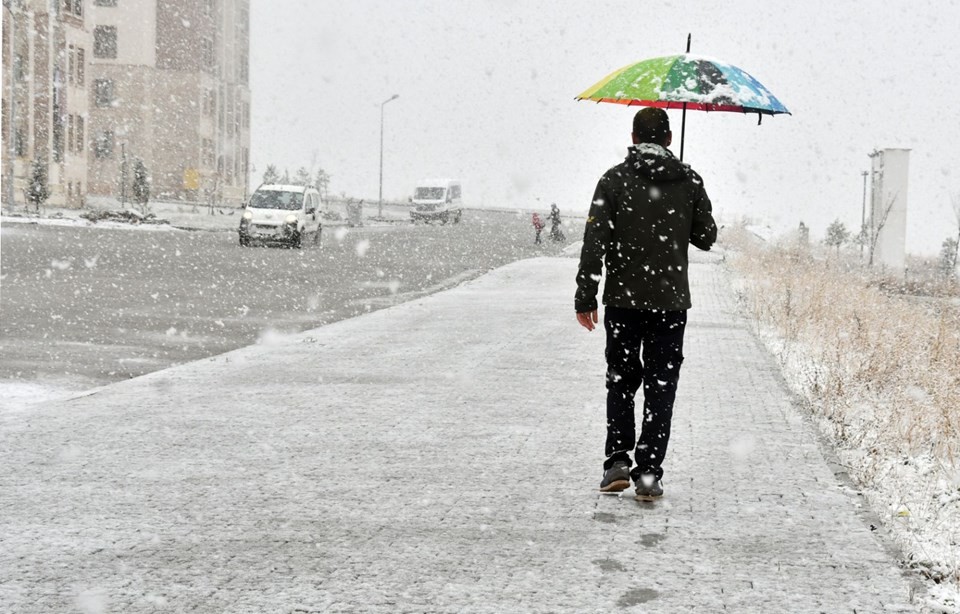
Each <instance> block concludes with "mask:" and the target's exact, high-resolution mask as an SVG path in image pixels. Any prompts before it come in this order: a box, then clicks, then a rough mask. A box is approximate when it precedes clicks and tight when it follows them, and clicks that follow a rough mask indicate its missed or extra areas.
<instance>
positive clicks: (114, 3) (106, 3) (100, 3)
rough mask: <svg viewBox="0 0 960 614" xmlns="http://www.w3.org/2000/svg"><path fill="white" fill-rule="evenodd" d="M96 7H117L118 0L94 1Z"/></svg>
mask: <svg viewBox="0 0 960 614" xmlns="http://www.w3.org/2000/svg"><path fill="white" fill-rule="evenodd" d="M93 3H94V4H95V5H96V6H117V0H93Z"/></svg>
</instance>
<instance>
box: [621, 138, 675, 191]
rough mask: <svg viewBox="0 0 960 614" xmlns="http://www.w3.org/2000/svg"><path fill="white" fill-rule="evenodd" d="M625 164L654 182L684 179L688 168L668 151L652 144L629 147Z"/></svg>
mask: <svg viewBox="0 0 960 614" xmlns="http://www.w3.org/2000/svg"><path fill="white" fill-rule="evenodd" d="M627 164H628V165H630V167H631V168H633V169H634V170H635V171H636V172H637V173H638V174H639V175H643V176H644V177H647V178H649V179H651V180H653V181H656V182H661V181H677V180H679V179H685V178H686V177H687V169H688V168H689V167H688V166H687V165H686V164H684V163H683V162H681V161H680V160H678V159H677V157H676V156H675V155H673V152H671V151H670V150H669V149H667V148H666V147H663V146H661V145H655V144H653V143H639V144H637V145H631V146H630V149H629V150H628V153H627Z"/></svg>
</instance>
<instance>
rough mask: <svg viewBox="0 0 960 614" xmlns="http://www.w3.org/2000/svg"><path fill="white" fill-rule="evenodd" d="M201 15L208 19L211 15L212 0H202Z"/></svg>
mask: <svg viewBox="0 0 960 614" xmlns="http://www.w3.org/2000/svg"><path fill="white" fill-rule="evenodd" d="M203 14H204V15H206V16H208V17H209V16H211V15H213V0H203Z"/></svg>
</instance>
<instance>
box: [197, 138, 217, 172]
mask: <svg viewBox="0 0 960 614" xmlns="http://www.w3.org/2000/svg"><path fill="white" fill-rule="evenodd" d="M201 149H202V151H201V152H200V164H201V165H202V166H203V167H204V168H212V167H213V164H214V155H213V141H211V140H210V139H203V141H202V142H201Z"/></svg>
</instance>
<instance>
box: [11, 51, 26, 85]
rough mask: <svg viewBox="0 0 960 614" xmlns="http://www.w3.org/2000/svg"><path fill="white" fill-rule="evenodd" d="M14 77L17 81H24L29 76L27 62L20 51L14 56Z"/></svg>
mask: <svg viewBox="0 0 960 614" xmlns="http://www.w3.org/2000/svg"><path fill="white" fill-rule="evenodd" d="M13 78H14V80H15V81H16V82H17V83H23V81H24V80H26V78H27V69H26V62H25V61H24V59H23V56H22V55H20V54H19V53H18V54H17V55H15V56H14V57H13Z"/></svg>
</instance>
